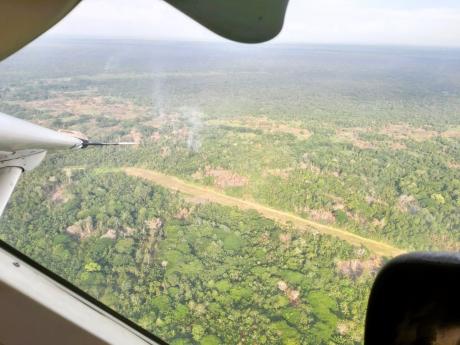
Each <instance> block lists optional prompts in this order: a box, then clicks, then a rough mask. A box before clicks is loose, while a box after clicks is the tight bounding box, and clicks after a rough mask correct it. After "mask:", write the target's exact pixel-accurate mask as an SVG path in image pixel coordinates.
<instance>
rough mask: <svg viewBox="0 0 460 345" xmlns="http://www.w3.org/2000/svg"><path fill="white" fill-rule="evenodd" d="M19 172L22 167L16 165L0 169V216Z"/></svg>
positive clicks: (19, 174) (20, 172) (18, 176)
mask: <svg viewBox="0 0 460 345" xmlns="http://www.w3.org/2000/svg"><path fill="white" fill-rule="evenodd" d="M21 174H22V169H21V168H18V167H11V168H1V169H0V216H1V215H2V213H3V211H4V210H5V206H6V204H7V202H8V200H9V198H10V196H11V193H13V189H14V187H15V186H16V183H17V182H18V180H19V178H20V177H21Z"/></svg>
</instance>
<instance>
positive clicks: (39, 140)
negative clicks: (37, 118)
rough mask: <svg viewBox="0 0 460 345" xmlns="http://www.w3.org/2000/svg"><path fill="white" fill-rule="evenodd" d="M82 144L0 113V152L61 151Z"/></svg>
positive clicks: (77, 139)
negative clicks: (28, 150) (27, 150)
mask: <svg viewBox="0 0 460 345" xmlns="http://www.w3.org/2000/svg"><path fill="white" fill-rule="evenodd" d="M82 144H83V141H82V140H81V139H79V138H76V137H73V136H71V135H68V134H64V133H59V132H56V131H53V130H51V129H48V128H45V127H41V126H38V125H35V124H33V123H30V122H27V121H24V120H21V119H17V118H15V117H12V116H9V115H6V114H3V113H0V151H9V152H15V151H19V150H26V149H42V150H61V149H69V148H79V147H81V146H82Z"/></svg>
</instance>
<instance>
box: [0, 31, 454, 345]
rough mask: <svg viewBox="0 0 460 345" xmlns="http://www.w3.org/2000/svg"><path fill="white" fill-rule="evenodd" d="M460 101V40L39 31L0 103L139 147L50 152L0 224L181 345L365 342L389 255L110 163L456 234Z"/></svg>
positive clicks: (403, 227)
mask: <svg viewBox="0 0 460 345" xmlns="http://www.w3.org/2000/svg"><path fill="white" fill-rule="evenodd" d="M459 100H460V51H458V50H454V49H428V48H424V49H421V48H391V47H385V48H383V47H346V46H342V47H336V46H307V45H303V46H301V45H263V46H240V45H236V44H235V45H234V44H230V43H228V44H202V43H193V44H192V43H174V44H173V43H158V42H157V43H156V42H147V41H119V40H118V41H117V40H111V41H85V40H73V41H70V42H64V41H57V40H52V41H51V40H49V41H48V40H46V39H45V40H42V41H41V42H39V43H36V44H33V45H31V46H30V47H28V48H27V49H25V50H23V51H22V52H20V53H18V54H16V55H15V56H13V57H11V58H9V59H8V60H7V61H6V62H5V63H3V64H2V65H0V111H2V112H5V113H9V114H11V115H15V116H18V117H21V118H25V119H28V120H30V121H33V122H35V123H38V124H42V125H46V126H48V127H51V128H55V129H66V130H75V131H80V132H83V133H85V134H86V135H88V136H89V137H90V138H94V139H98V140H130V141H135V142H136V143H138V145H137V146H135V147H127V148H119V149H114V148H107V149H102V150H92V149H91V150H85V151H79V152H73V153H68V152H65V153H51V154H49V156H48V158H47V160H46V163H45V164H44V165H43V166H42V167H41V168H39V169H37V170H36V171H34V172H32V173H28V174H26V176H25V177H24V178H23V179H22V180H21V183H20V185H19V186H18V189H17V190H16V192H15V194H14V196H13V199H12V201H11V204H10V206H9V208H8V210H7V213H6V214H5V217H4V218H3V219H2V221H1V222H0V238H1V239H3V240H5V241H7V242H8V243H10V244H12V245H14V246H15V247H17V248H19V249H20V250H23V251H24V252H25V253H27V254H28V255H30V256H31V257H33V258H34V259H36V260H38V261H39V262H40V263H42V264H44V265H45V266H46V267H48V268H50V269H52V270H53V271H56V272H57V273H59V274H62V275H63V276H64V277H66V278H67V279H68V280H70V281H71V282H73V283H75V284H76V285H78V286H79V287H81V288H83V289H84V290H86V291H88V292H89V293H91V294H92V295H94V296H96V297H97V298H100V299H101V300H102V301H103V302H104V303H106V304H108V305H109V306H111V307H113V308H114V309H116V310H118V311H120V312H121V313H122V314H124V315H127V316H128V317H129V318H131V319H133V320H134V321H136V322H138V323H139V324H140V325H141V326H143V327H145V328H146V329H148V330H150V331H152V332H154V333H155V334H157V335H159V336H160V337H162V338H164V339H166V340H168V341H170V342H172V343H173V344H221V343H225V344H237V343H239V344H360V343H361V342H362V331H363V320H364V317H365V306H366V302H367V296H368V293H369V289H370V286H371V284H372V280H373V278H374V277H375V274H376V272H377V271H378V269H379V268H380V267H381V266H382V264H383V263H384V262H385V261H386V260H387V259H388V258H382V257H379V256H377V255H375V253H372V252H371V251H369V250H368V249H366V248H364V247H355V246H352V245H350V244H348V243H346V242H344V241H341V240H338V239H336V238H334V237H331V236H326V235H322V234H321V233H320V232H319V231H318V230H317V229H314V228H312V229H309V231H303V230H304V229H297V228H295V227H294V226H293V225H289V224H284V225H282V224H277V223H274V222H273V221H272V220H269V219H267V218H264V217H263V216H261V215H260V214H258V213H257V212H256V211H250V210H249V211H248V210H241V209H238V208H230V207H226V206H223V205H219V204H216V203H209V202H204V201H203V200H197V199H196V198H192V197H191V196H187V195H182V194H180V193H177V192H173V191H171V190H167V189H165V188H163V187H161V186H159V185H156V184H153V183H149V182H145V181H142V180H140V179H136V178H134V177H128V176H126V175H125V174H123V173H121V172H116V169H114V168H120V167H143V168H145V169H151V170H153V171H158V172H162V173H163V174H168V175H171V176H176V177H179V178H181V179H182V180H185V181H188V182H190V183H193V184H195V185H198V186H207V187H209V188H212V189H214V190H217V191H219V192H222V193H225V194H227V195H230V196H233V197H235V198H239V199H241V200H250V201H253V202H257V203H259V204H261V205H267V206H270V207H272V208H274V209H277V210H281V211H287V212H290V213H292V214H295V215H298V216H301V217H303V218H305V219H309V220H312V221H314V222H317V223H320V224H328V225H331V226H334V227H337V228H340V229H343V230H346V231H349V232H352V233H356V234H359V235H360V236H362V237H366V238H371V239H375V240H378V241H381V242H382V243H387V244H391V245H393V246H395V247H397V248H400V249H401V250H460V216H459V214H460V212H459V211H460V101H459Z"/></svg>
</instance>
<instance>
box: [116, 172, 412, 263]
mask: <svg viewBox="0 0 460 345" xmlns="http://www.w3.org/2000/svg"><path fill="white" fill-rule="evenodd" d="M123 171H124V172H125V173H126V174H127V175H129V176H135V177H139V178H143V179H145V180H148V181H152V182H154V183H156V184H159V185H161V186H163V187H165V188H168V189H172V190H176V191H179V192H181V193H184V194H187V195H190V196H193V197H194V198H197V199H200V200H206V201H209V202H214V203H218V204H221V205H225V206H234V207H238V208H240V209H242V210H250V209H251V210H256V211H258V212H259V213H260V214H261V215H263V216H264V217H267V218H269V219H272V220H275V221H277V222H279V223H282V224H286V223H288V222H289V223H291V224H293V225H294V226H295V227H296V228H298V229H303V230H310V231H314V230H316V231H318V232H321V233H323V234H327V235H331V236H335V237H338V238H340V239H342V240H344V241H347V242H349V243H351V244H353V245H356V246H360V245H363V246H365V247H367V248H368V249H369V250H371V251H372V252H374V253H375V254H378V255H382V256H390V257H392V256H396V255H399V254H402V253H404V251H403V250H401V249H398V248H395V247H393V246H391V245H389V244H386V243H383V242H379V241H375V240H371V239H368V238H365V237H361V236H358V235H355V234H353V233H351V232H348V231H346V230H342V229H339V228H336V227H333V226H329V225H324V224H321V223H317V222H314V221H312V220H308V219H305V218H301V217H299V216H296V215H294V214H292V213H289V212H284V211H279V210H277V209H274V208H271V207H267V206H264V205H261V204H258V203H256V202H253V201H247V200H243V199H239V198H235V197H231V196H228V195H225V194H223V193H221V192H219V191H216V190H214V189H211V188H207V187H203V186H198V185H195V184H192V183H189V182H186V181H183V180H180V179H178V178H177V177H173V176H169V175H165V174H162V173H159V172H156V171H152V170H146V169H140V168H124V169H123Z"/></svg>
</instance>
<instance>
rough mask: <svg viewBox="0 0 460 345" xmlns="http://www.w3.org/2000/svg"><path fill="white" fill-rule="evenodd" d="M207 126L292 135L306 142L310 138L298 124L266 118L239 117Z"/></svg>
mask: <svg viewBox="0 0 460 345" xmlns="http://www.w3.org/2000/svg"><path fill="white" fill-rule="evenodd" d="M208 124H209V125H228V126H233V127H237V128H247V129H259V130H261V131H263V132H264V133H269V134H276V133H285V134H292V135H294V136H295V137H296V138H297V139H299V140H307V139H308V138H310V136H311V133H310V132H309V131H308V130H307V129H305V128H302V127H301V123H300V122H290V123H283V122H276V121H273V120H270V119H269V118H267V117H253V116H248V117H240V118H234V119H231V120H210V121H208Z"/></svg>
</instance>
